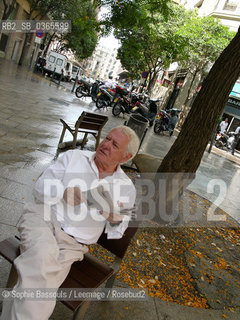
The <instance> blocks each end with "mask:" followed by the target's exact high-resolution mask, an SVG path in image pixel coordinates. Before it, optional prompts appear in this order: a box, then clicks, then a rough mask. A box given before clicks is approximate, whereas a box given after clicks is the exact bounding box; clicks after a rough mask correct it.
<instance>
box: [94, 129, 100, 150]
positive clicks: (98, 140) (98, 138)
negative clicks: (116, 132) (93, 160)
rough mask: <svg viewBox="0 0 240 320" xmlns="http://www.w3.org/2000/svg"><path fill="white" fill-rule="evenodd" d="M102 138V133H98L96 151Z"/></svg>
mask: <svg viewBox="0 0 240 320" xmlns="http://www.w3.org/2000/svg"><path fill="white" fill-rule="evenodd" d="M100 137H101V133H98V135H97V137H96V147H95V150H97V147H98V145H99V142H100Z"/></svg>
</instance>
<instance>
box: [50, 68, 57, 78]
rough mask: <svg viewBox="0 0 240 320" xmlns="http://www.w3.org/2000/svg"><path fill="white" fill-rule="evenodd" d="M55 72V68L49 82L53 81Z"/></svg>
mask: <svg viewBox="0 0 240 320" xmlns="http://www.w3.org/2000/svg"><path fill="white" fill-rule="evenodd" d="M55 70H56V68H54V70H53V73H52V76H51V77H50V81H54V76H55Z"/></svg>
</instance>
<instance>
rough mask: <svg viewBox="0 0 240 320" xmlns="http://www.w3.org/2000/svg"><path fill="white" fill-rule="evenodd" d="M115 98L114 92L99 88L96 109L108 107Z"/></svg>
mask: <svg viewBox="0 0 240 320" xmlns="http://www.w3.org/2000/svg"><path fill="white" fill-rule="evenodd" d="M115 98H116V90H115V89H111V88H106V87H100V88H99V92H98V94H97V99H96V107H97V108H98V109H101V108H103V107H110V106H111V104H112V102H113V101H114V100H115Z"/></svg>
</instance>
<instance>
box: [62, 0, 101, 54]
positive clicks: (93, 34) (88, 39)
mask: <svg viewBox="0 0 240 320" xmlns="http://www.w3.org/2000/svg"><path fill="white" fill-rule="evenodd" d="M74 2H75V4H74V6H72V10H69V12H68V13H67V14H66V13H65V19H67V20H70V19H71V20H72V31H71V33H68V34H66V35H65V36H64V37H63V41H62V43H63V45H64V47H65V48H68V49H71V50H72V51H73V52H74V53H75V54H76V56H77V57H78V58H79V59H85V58H88V57H89V56H91V55H92V53H93V51H94V49H95V47H96V45H97V40H98V36H97V31H98V30H99V25H98V22H97V18H96V15H97V13H96V8H95V6H94V5H93V4H92V3H91V1H86V0H75V1H74Z"/></svg>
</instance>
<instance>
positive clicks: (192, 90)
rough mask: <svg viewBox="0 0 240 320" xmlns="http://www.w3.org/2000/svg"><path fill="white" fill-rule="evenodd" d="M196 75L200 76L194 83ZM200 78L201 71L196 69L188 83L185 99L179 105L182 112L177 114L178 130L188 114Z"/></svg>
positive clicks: (200, 80)
mask: <svg viewBox="0 0 240 320" xmlns="http://www.w3.org/2000/svg"><path fill="white" fill-rule="evenodd" d="M197 76H200V77H199V79H198V83H197V85H196V83H195V81H196V78H197ZM202 79H203V74H202V73H200V74H199V72H198V71H196V72H195V74H194V76H193V78H192V81H191V84H190V85H189V89H188V93H187V96H186V99H185V101H184V103H183V105H182V107H181V110H182V112H181V113H180V115H179V121H178V123H177V128H178V129H179V130H181V128H182V126H183V123H184V121H185V119H186V118H187V115H188V113H189V110H190V108H191V104H192V102H193V99H195V97H196V96H197V89H198V87H199V85H200V83H201V82H202ZM193 87H194V88H193Z"/></svg>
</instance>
